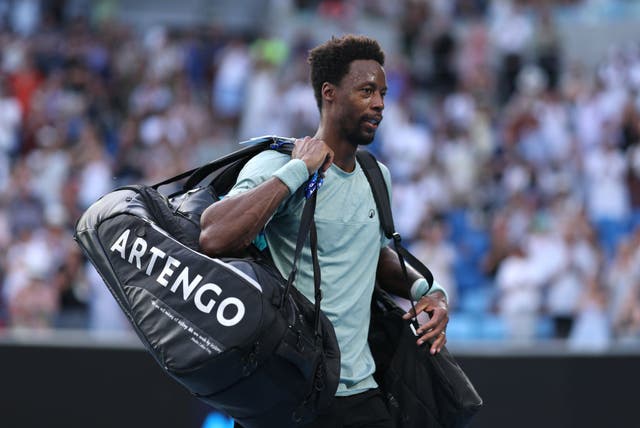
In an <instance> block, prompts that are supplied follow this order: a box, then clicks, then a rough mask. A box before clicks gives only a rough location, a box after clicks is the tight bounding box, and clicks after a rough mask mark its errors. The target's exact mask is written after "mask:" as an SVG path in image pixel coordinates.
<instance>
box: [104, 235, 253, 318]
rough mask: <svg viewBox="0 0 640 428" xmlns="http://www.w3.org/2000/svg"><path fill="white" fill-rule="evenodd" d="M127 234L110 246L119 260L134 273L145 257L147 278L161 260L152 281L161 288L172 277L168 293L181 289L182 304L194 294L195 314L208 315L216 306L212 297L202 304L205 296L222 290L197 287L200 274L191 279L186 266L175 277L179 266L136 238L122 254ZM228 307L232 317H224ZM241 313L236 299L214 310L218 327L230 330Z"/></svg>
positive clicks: (241, 316)
mask: <svg viewBox="0 0 640 428" xmlns="http://www.w3.org/2000/svg"><path fill="white" fill-rule="evenodd" d="M130 234H131V229H127V230H125V231H124V232H122V234H121V235H120V237H119V238H118V239H116V242H114V244H113V245H112V246H111V248H110V250H111V252H117V253H119V254H120V257H121V258H122V260H125V261H127V262H128V263H130V264H131V265H134V266H135V267H136V268H138V270H140V271H142V270H143V264H144V263H143V258H145V262H146V263H147V265H146V269H145V270H144V272H145V273H146V274H147V275H148V276H151V273H152V272H153V268H154V267H155V265H156V262H157V261H158V259H160V260H165V262H164V266H163V267H162V269H161V270H160V273H159V274H158V276H157V277H156V282H157V283H158V284H160V285H161V286H163V287H165V288H166V287H168V286H169V281H170V280H171V279H173V278H175V279H174V280H173V283H172V284H171V286H170V290H171V292H172V293H175V292H176V291H178V288H182V299H183V300H184V301H185V302H186V301H187V299H188V298H189V296H191V294H192V293H193V291H194V290H196V289H197V290H196V291H195V295H194V296H193V302H194V304H195V305H196V308H198V310H199V311H201V312H204V313H205V314H209V313H211V311H212V310H213V307H214V306H215V305H216V303H217V302H216V301H215V300H214V299H212V298H209V299H208V300H207V301H206V302H205V300H206V299H205V298H206V296H205V294H211V293H213V294H215V295H216V296H220V295H221V294H222V289H221V288H220V286H219V285H217V284H214V283H212V282H209V283H206V284H204V285H201V286H200V287H198V285H199V284H200V282H201V281H202V275H200V274H196V275H195V276H194V277H193V278H190V275H189V266H183V267H182V269H181V270H180V271H179V273H178V274H177V275H176V274H175V273H176V268H178V267H180V265H182V262H181V261H180V260H177V259H175V258H174V257H171V256H169V255H167V253H165V252H164V251H162V250H161V249H159V248H157V247H151V248H148V247H149V245H148V244H147V241H145V240H144V239H143V238H140V237H137V238H136V239H135V241H133V244H132V245H131V250H130V251H129V256H128V257H127V255H126V247H127V241H128V240H129V235H130ZM228 306H235V308H236V311H235V315H234V316H233V317H232V318H226V317H225V314H224V312H225V309H226V308H227V307H228ZM244 314H245V308H244V304H243V303H242V301H241V300H240V299H238V298H237V297H227V298H225V299H223V300H222V301H221V302H220V304H219V305H218V310H217V311H216V319H217V320H218V322H219V323H220V324H222V325H223V326H225V327H231V326H234V325H236V324H238V323H239V322H240V321H241V320H242V318H243V317H244Z"/></svg>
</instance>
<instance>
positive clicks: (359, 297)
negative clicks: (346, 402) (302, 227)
mask: <svg viewBox="0 0 640 428" xmlns="http://www.w3.org/2000/svg"><path fill="white" fill-rule="evenodd" d="M380 165H381V169H382V172H383V176H384V177H385V181H386V183H387V188H389V189H390V187H391V186H390V176H389V171H388V169H387V168H386V167H385V166H384V165H382V164H380ZM274 174H275V175H276V176H277V177H279V178H281V179H282V180H283V181H284V182H285V184H287V186H289V187H290V189H291V190H294V189H298V190H294V192H293V193H292V195H291V196H290V197H289V198H287V199H286V200H285V201H284V202H283V203H282V204H281V206H280V207H279V208H278V209H277V211H276V213H275V214H274V215H273V217H272V218H271V220H270V221H269V222H268V223H267V225H266V226H265V236H266V241H267V244H268V246H269V249H270V251H271V254H272V256H273V259H274V262H275V264H276V267H277V268H278V270H279V271H280V272H281V273H282V274H283V276H285V277H286V276H287V275H288V274H289V272H290V270H291V263H292V262H293V255H294V251H295V244H296V238H297V234H298V228H299V224H300V217H301V214H302V207H303V205H304V194H303V189H301V185H302V184H303V183H304V181H305V180H306V179H307V178H308V172H307V169H306V166H305V164H304V162H302V161H301V160H291V159H290V157H289V156H288V155H285V154H281V153H278V152H276V151H272V150H268V151H265V152H262V153H260V154H258V155H257V156H255V157H254V158H253V159H251V160H250V161H249V162H248V163H247V164H246V165H245V167H244V168H243V170H242V171H241V173H240V175H239V176H238V180H237V183H236V185H235V186H234V188H233V189H232V190H231V192H230V193H229V196H232V195H234V194H238V193H241V192H243V191H246V190H248V189H251V188H253V187H255V186H257V185H258V184H260V183H262V182H263V181H265V180H267V179H269V178H271V177H272V176H273V175H274ZM315 221H316V228H317V232H318V259H319V263H320V267H321V270H322V276H321V277H322V281H321V289H322V296H323V298H322V310H323V312H324V313H325V314H326V315H327V317H328V318H329V320H331V322H332V324H333V326H334V329H335V331H336V336H337V338H338V344H339V345H340V353H341V371H340V384H339V386H338V391H337V395H351V394H356V393H359V392H363V391H365V390H367V389H371V388H375V387H376V386H377V385H376V382H375V381H374V379H373V376H372V374H373V373H374V371H375V364H374V361H373V357H372V356H371V352H370V350H369V346H368V343H367V335H368V331H369V319H370V302H371V295H372V292H373V287H374V284H375V276H376V267H377V265H378V258H379V255H380V250H381V248H382V247H384V246H386V245H387V244H388V241H387V239H386V238H385V237H384V234H383V232H382V228H381V226H380V219H379V218H378V210H377V208H376V203H375V200H374V198H373V194H372V193H371V188H370V186H369V182H368V181H367V178H366V176H365V175H364V172H363V171H362V169H361V168H360V165H356V168H355V170H354V171H353V172H349V173H348V172H345V171H343V170H341V169H340V168H338V167H337V166H335V165H331V167H330V168H329V170H328V171H327V172H326V174H325V179H324V184H323V186H322V187H321V188H320V190H319V191H318V200H317V208H316V212H315ZM296 287H297V288H298V290H300V291H301V292H302V293H303V294H304V295H305V296H306V297H307V298H308V299H309V300H311V301H313V300H314V296H313V294H314V291H313V268H312V262H311V250H310V249H309V247H308V245H307V247H306V248H305V249H304V251H303V254H302V256H301V260H300V262H299V266H298V275H297V278H296Z"/></svg>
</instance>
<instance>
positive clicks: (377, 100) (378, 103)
mask: <svg viewBox="0 0 640 428" xmlns="http://www.w3.org/2000/svg"><path fill="white" fill-rule="evenodd" d="M371 108H373V109H374V110H378V111H382V110H383V109H384V97H383V96H382V94H381V93H380V92H376V93H375V94H374V95H373V100H372V101H371Z"/></svg>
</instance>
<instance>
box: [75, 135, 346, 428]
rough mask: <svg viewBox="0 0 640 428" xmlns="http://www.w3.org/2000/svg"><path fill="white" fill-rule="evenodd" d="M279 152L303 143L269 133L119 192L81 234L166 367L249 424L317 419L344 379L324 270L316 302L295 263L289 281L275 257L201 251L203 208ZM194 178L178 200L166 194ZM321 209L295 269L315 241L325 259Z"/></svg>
mask: <svg viewBox="0 0 640 428" xmlns="http://www.w3.org/2000/svg"><path fill="white" fill-rule="evenodd" d="M269 148H272V149H277V150H281V151H289V152H290V150H291V141H290V140H286V139H281V138H276V137H264V138H261V139H258V140H257V141H255V142H254V144H253V145H251V146H250V147H247V148H244V149H241V150H239V151H237V152H234V153H232V154H230V155H228V156H225V157H223V158H221V159H218V160H216V161H214V162H211V163H209V164H207V165H205V166H203V167H201V168H198V169H194V170H191V171H188V172H186V173H184V174H180V175H179V176H176V177H173V178H171V179H169V180H166V181H164V182H162V183H158V184H157V185H155V186H143V185H135V186H126V187H122V188H119V189H116V190H114V191H113V192H111V193H109V194H107V195H105V196H103V197H102V198H101V199H100V200H99V201H97V202H96V203H95V204H93V205H92V206H91V207H89V209H87V211H86V212H85V213H84V214H83V215H82V216H81V218H80V219H79V220H78V222H77V224H76V233H75V239H76V241H77V242H78V244H79V245H80V247H82V249H83V251H84V252H85V254H86V255H87V256H88V258H89V260H90V261H91V262H92V263H93V265H94V266H95V267H96V268H97V270H98V272H99V273H100V275H101V276H102V278H103V279H104V282H105V283H106V285H107V287H108V288H109V290H110V291H111V293H112V294H113V296H114V297H115V299H116V300H117V302H118V304H119V305H120V307H121V309H122V310H123V311H124V313H125V314H126V315H127V317H128V318H129V320H130V322H131V324H132V325H133V328H134V330H135V331H136V333H137V334H138V336H139V337H140V339H141V341H142V343H143V344H144V345H145V346H146V348H147V350H148V351H149V352H150V353H151V355H152V356H153V357H154V358H155V360H156V361H157V362H158V364H159V365H160V366H161V367H162V368H163V369H164V371H165V372H166V373H168V374H169V375H170V376H172V377H173V378H174V379H176V380H177V381H178V382H179V383H181V384H182V385H183V386H185V387H186V388H187V389H188V390H189V391H191V392H192V393H193V394H194V395H196V396H197V397H199V398H200V399H202V400H203V401H205V402H206V403H208V404H210V405H211V406H213V407H214V408H216V409H217V410H220V411H222V412H224V413H226V414H228V415H230V416H231V417H233V418H234V419H235V420H236V421H238V422H239V423H241V424H242V425H243V426H244V427H245V428H264V427H285V428H286V427H296V426H300V425H303V424H306V423H308V422H310V421H311V420H312V419H313V418H314V417H315V415H316V414H317V412H318V411H320V410H322V409H324V408H326V407H327V406H328V405H329V403H330V401H331V400H332V398H333V396H334V394H335V391H336V389H337V385H338V380H339V375H340V356H339V348H338V344H337V340H336V337H335V332H334V330H333V327H332V325H331V323H330V321H329V320H328V318H326V316H325V315H324V314H323V313H322V312H321V311H320V294H319V284H320V278H319V271H318V272H317V275H316V278H315V282H316V302H315V304H314V303H311V302H310V301H309V300H307V299H306V298H305V297H304V296H303V295H302V294H301V293H299V292H298V290H296V288H295V286H294V282H295V268H294V270H293V272H292V274H291V275H290V276H289V278H288V279H287V280H285V279H284V278H283V277H282V276H281V275H280V274H279V272H278V271H277V270H276V269H275V267H274V266H273V265H272V263H271V262H270V260H269V258H268V257H260V256H255V257H249V258H245V259H217V258H210V257H207V256H206V255H203V254H201V253H200V252H199V251H198V236H199V233H200V215H201V214H202V211H203V210H204V209H205V208H206V207H207V206H209V205H210V204H212V203H214V202H215V201H217V200H219V198H220V197H221V195H224V194H225V193H227V192H228V190H229V189H230V188H231V186H232V185H233V183H234V182H235V179H236V176H237V174H238V172H239V171H240V169H241V168H242V166H244V164H245V163H246V162H247V161H248V160H249V159H250V158H251V157H252V156H254V155H255V154H257V153H259V152H260V151H262V150H266V149H269ZM211 176H213V179H212V181H211V182H210V183H209V184H207V185H204V186H199V187H198V186H197V185H198V184H199V183H200V182H201V181H202V180H203V179H204V178H207V177H211ZM187 177H188V179H187V181H186V183H185V184H184V186H183V188H182V190H181V191H179V192H177V193H176V194H173V195H170V196H168V197H167V196H164V195H163V194H161V193H160V192H159V191H158V188H159V187H160V186H162V185H165V184H168V183H171V182H174V181H177V180H180V179H184V178H187ZM314 209H315V193H312V196H311V197H310V198H309V199H308V201H307V203H306V206H305V209H304V214H303V220H302V225H301V230H300V235H299V237H298V244H299V245H298V247H299V248H298V249H297V250H296V257H295V260H294V266H295V265H296V263H297V258H298V256H299V254H300V251H301V248H302V246H303V244H304V241H305V239H306V237H307V235H309V234H310V235H311V236H312V253H314V254H315V252H316V251H315V250H316V247H315V236H314V233H315V228H314V224H313V210H314ZM316 256H317V254H316ZM316 261H317V257H316ZM314 270H315V269H314Z"/></svg>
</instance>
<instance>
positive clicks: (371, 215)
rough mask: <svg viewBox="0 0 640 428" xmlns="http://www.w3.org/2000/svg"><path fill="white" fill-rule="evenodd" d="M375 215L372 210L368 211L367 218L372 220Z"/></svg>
mask: <svg viewBox="0 0 640 428" xmlns="http://www.w3.org/2000/svg"><path fill="white" fill-rule="evenodd" d="M375 215H376V212H375V211H374V210H369V218H373V217H374V216H375Z"/></svg>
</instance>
